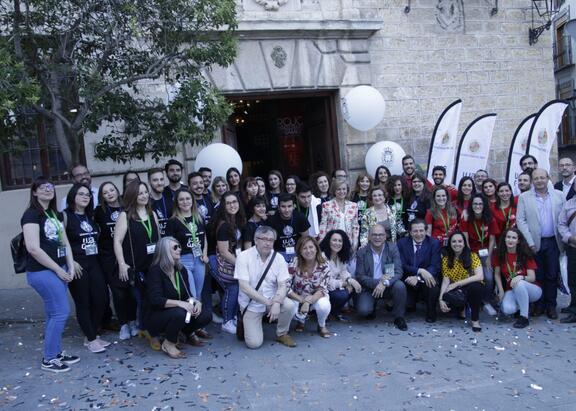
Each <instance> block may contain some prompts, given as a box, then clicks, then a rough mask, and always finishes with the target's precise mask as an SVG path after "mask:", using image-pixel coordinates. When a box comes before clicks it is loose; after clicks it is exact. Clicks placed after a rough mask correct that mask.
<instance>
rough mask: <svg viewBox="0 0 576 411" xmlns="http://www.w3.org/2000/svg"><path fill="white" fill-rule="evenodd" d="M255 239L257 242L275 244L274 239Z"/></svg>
mask: <svg viewBox="0 0 576 411" xmlns="http://www.w3.org/2000/svg"><path fill="white" fill-rule="evenodd" d="M255 238H256V240H260V241H263V242H265V243H273V242H274V239H273V238H264V237H255Z"/></svg>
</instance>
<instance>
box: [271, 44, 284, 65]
mask: <svg viewBox="0 0 576 411" xmlns="http://www.w3.org/2000/svg"><path fill="white" fill-rule="evenodd" d="M270 57H271V58H272V61H273V62H274V65H275V66H276V67H278V68H282V67H284V66H285V65H286V58H287V57H288V55H287V54H286V52H285V51H284V49H283V48H282V47H281V46H276V47H274V49H273V50H272V53H271V54H270Z"/></svg>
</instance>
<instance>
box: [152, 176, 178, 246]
mask: <svg viewBox="0 0 576 411" xmlns="http://www.w3.org/2000/svg"><path fill="white" fill-rule="evenodd" d="M172 198H173V195H172V191H171V190H169V189H168V187H166V188H164V191H162V197H161V198H160V199H159V200H154V199H153V198H152V197H150V206H151V207H152V210H154V211H155V212H156V216H157V217H158V226H159V227H160V233H161V234H162V235H164V233H165V231H166V223H167V222H168V219H169V218H170V217H172V209H173V208H174V201H173V199H172Z"/></svg>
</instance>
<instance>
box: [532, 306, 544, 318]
mask: <svg viewBox="0 0 576 411" xmlns="http://www.w3.org/2000/svg"><path fill="white" fill-rule="evenodd" d="M542 314H544V307H542V306H540V305H537V306H535V307H534V309H533V310H532V317H540V316H541V315H542Z"/></svg>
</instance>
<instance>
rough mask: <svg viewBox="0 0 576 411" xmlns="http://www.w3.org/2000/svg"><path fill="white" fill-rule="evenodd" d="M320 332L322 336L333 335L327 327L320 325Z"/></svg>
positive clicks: (328, 336)
mask: <svg viewBox="0 0 576 411" xmlns="http://www.w3.org/2000/svg"><path fill="white" fill-rule="evenodd" d="M318 332H319V333H320V336H321V337H322V338H330V337H331V336H332V333H331V332H330V330H328V328H326V327H320V326H318Z"/></svg>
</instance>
